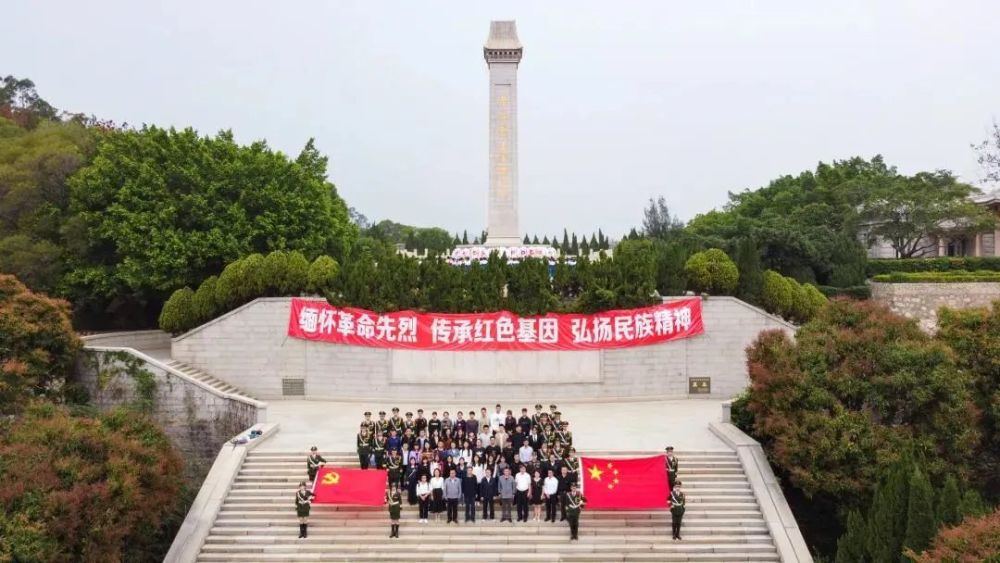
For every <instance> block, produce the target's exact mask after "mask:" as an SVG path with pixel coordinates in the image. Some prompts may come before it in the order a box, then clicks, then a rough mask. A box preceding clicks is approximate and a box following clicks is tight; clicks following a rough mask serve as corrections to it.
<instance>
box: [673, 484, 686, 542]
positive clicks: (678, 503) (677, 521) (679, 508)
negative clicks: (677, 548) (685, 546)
mask: <svg viewBox="0 0 1000 563" xmlns="http://www.w3.org/2000/svg"><path fill="white" fill-rule="evenodd" d="M684 502H685V499H684V493H683V492H682V491H681V482H680V481H677V483H675V484H674V487H673V489H672V490H671V491H670V516H671V527H672V528H673V532H674V539H675V540H679V539H681V520H683V518H684Z"/></svg>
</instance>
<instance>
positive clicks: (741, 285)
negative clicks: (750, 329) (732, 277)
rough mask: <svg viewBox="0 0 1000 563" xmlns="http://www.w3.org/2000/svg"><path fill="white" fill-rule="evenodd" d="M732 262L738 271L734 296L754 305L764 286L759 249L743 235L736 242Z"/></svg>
mask: <svg viewBox="0 0 1000 563" xmlns="http://www.w3.org/2000/svg"><path fill="white" fill-rule="evenodd" d="M734 254H735V256H734V257H733V258H734V260H733V261H734V262H736V268H737V269H738V270H739V272H740V277H739V281H738V282H737V284H736V297H739V298H740V299H742V300H743V301H746V302H747V303H753V304H754V305H757V304H760V302H761V290H762V289H763V287H764V266H763V264H761V261H760V249H759V248H758V247H757V244H756V242H754V240H753V239H751V238H749V237H744V238H741V239H739V240H738V241H737V242H736V251H735V252H734Z"/></svg>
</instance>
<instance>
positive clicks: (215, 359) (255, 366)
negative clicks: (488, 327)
mask: <svg viewBox="0 0 1000 563" xmlns="http://www.w3.org/2000/svg"><path fill="white" fill-rule="evenodd" d="M289 308H290V299H288V298H265V299H258V300H256V301H253V302H251V303H248V304H246V305H244V306H243V307H240V308H239V309H236V310H234V311H231V312H230V313H228V314H226V315H224V316H222V317H219V318H217V319H215V320H213V321H211V322H209V323H207V324H205V325H202V326H201V327H199V328H196V329H194V330H192V331H191V332H188V333H187V334H184V335H181V336H179V337H177V338H175V339H174V340H173V347H172V357H173V358H174V359H176V360H180V361H182V362H186V363H188V364H191V365H194V366H197V367H198V368H201V369H202V370H204V371H206V372H208V373H210V374H212V375H214V376H215V377H218V378H220V379H222V380H224V381H227V382H229V383H231V384H233V385H236V386H237V387H240V388H241V389H244V390H245V391H247V392H249V393H251V394H253V395H255V396H257V397H260V398H262V399H271V398H281V397H282V380H283V379H285V378H287V379H303V380H304V384H305V397H306V398H310V399H352V398H365V397H373V396H383V397H394V398H438V399H442V400H445V399H474V398H477V399H478V398H484V397H497V398H503V399H505V400H510V399H533V398H536V397H555V396H558V397H565V398H568V399H608V398H638V397H649V396H669V397H685V396H687V393H688V377H700V376H708V377H711V378H712V394H711V396H712V397H730V396H732V395H733V394H735V393H738V392H739V391H740V390H742V389H743V388H744V387H746V384H747V372H746V365H745V355H744V351H745V348H746V347H747V346H748V345H749V344H750V343H751V342H752V341H753V339H754V338H756V336H757V334H758V333H759V332H760V331H762V330H765V329H782V330H785V331H788V333H789V334H792V333H793V332H794V326H793V325H790V324H788V323H786V322H784V321H782V320H781V319H778V318H776V317H774V316H772V315H769V314H767V313H765V312H763V311H761V310H760V309H757V308H755V307H752V306H750V305H747V304H746V303H743V302H742V301H739V300H738V299H734V298H731V297H712V298H710V299H707V300H705V301H703V303H702V311H703V316H704V323H705V334H703V335H701V336H697V337H694V338H689V339H684V340H679V341H675V342H667V343H663V344H656V345H651V346H641V347H635V348H626V349H619V350H608V351H602V352H584V353H583V354H593V356H592V359H584V360H583V364H581V365H582V367H583V368H584V369H583V371H586V372H588V373H587V374H586V377H581V378H580V379H578V380H577V382H569V381H567V380H565V379H562V381H563V382H561V383H553V382H551V381H550V380H549V379H548V377H547V375H548V374H547V373H546V372H544V371H540V372H539V373H538V374H537V383H530V382H525V380H524V379H523V378H522V379H519V381H518V382H517V383H516V384H510V383H506V384H505V383H502V382H500V381H497V380H495V379H491V378H488V377H484V378H483V379H482V380H481V381H480V382H477V383H467V381H469V379H468V378H460V379H455V380H451V379H448V376H447V374H444V375H442V374H441V373H437V372H432V373H428V374H427V375H426V377H425V378H424V379H423V381H425V382H423V383H414V382H413V381H414V380H413V373H412V370H403V369H401V368H400V367H399V364H401V363H404V362H405V361H407V359H408V360H409V361H414V362H415V361H418V360H417V359H415V357H414V356H413V355H414V354H436V355H441V354H444V355H455V354H459V355H461V354H469V352H412V351H407V352H405V353H397V352H394V351H391V350H385V349H378V348H366V347H358V346H343V345H336V344H329V343H321V342H308V341H304V340H298V339H294V338H289V337H288V336H287V327H288V316H289ZM394 354H398V356H399V357H397V358H396V359H395V360H394ZM525 354H527V355H533V354H546V352H497V353H493V357H492V359H486V360H483V361H493V362H498V361H503V362H510V363H514V362H517V363H519V364H521V365H522V366H523V365H524V364H529V365H530V364H533V365H538V366H545V365H550V364H551V360H549V359H546V358H543V357H539V358H532V359H529V360H525V358H500V356H508V355H510V356H514V355H525ZM487 358H488V357H487ZM439 359H440V357H439ZM453 360H454V361H452V362H450V365H461V364H463V362H467V359H465V358H462V359H459V358H453ZM436 362H437V360H435V361H434V362H429V363H427V365H430V366H433V365H435V363H436ZM590 362H594V364H593V366H591V365H589V364H590ZM394 365H396V367H395V368H394ZM591 367H593V368H594V369H596V370H597V371H596V377H591V375H593V374H591V373H590V371H591V369H590V368H591ZM449 369H450V368H449ZM470 369H475V366H474V365H472V366H470ZM446 371H447V370H446ZM564 375H565V374H564ZM457 381H462V382H461V383H459V382H457Z"/></svg>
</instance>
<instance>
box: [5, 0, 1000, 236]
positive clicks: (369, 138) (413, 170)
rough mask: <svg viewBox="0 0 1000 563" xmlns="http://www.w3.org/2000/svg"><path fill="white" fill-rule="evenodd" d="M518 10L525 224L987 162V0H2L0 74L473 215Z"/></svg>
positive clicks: (391, 204) (616, 223) (98, 107)
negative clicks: (492, 73) (324, 161)
mask: <svg viewBox="0 0 1000 563" xmlns="http://www.w3.org/2000/svg"><path fill="white" fill-rule="evenodd" d="M511 18H513V19H516V20H517V27H518V33H519V35H520V38H521V42H522V43H523V44H524V49H525V52H524V60H523V61H522V63H521V67H520V73H519V77H518V80H519V86H520V90H519V100H518V101H519V106H520V107H519V111H520V116H519V117H520V121H519V135H520V139H519V143H520V155H519V156H520V200H521V230H522V231H529V232H532V233H536V232H537V233H539V236H541V235H542V234H545V233H549V234H553V233H557V232H558V233H561V231H562V228H563V227H564V226H565V227H569V228H570V229H571V230H577V231H580V232H591V231H594V230H596V229H597V228H598V227H602V228H603V229H604V230H605V232H607V233H609V234H611V235H614V236H618V235H620V234H622V233H623V232H625V231H627V230H628V229H629V228H630V227H631V226H634V225H638V224H639V222H640V221H641V216H642V208H643V206H644V205H645V203H646V200H647V199H648V198H649V197H651V196H656V195H661V194H662V195H664V196H666V197H667V200H668V202H669V203H670V205H671V207H672V209H673V210H674V211H675V212H676V213H678V214H679V215H680V216H681V217H682V218H683V219H690V218H691V217H693V216H694V215H695V214H697V213H701V212H705V211H708V210H710V209H712V208H714V207H718V206H721V205H722V204H723V203H724V202H725V200H726V192H727V191H730V190H733V191H739V190H742V189H744V188H755V187H758V186H760V185H763V184H764V183H766V182H767V181H769V180H771V179H773V178H775V177H777V176H779V175H783V174H792V173H798V172H800V171H801V170H804V169H811V168H814V167H815V164H816V163H817V162H818V161H820V160H823V161H830V160H832V159H841V158H847V157H850V156H853V155H862V156H865V157H868V156H872V155H874V154H876V153H881V154H883V155H884V156H885V157H886V159H887V161H888V162H889V163H890V164H895V165H897V166H899V168H900V169H901V170H903V171H904V172H915V171H918V170H927V169H937V168H946V169H951V170H953V171H955V172H956V173H958V174H959V175H960V176H961V177H962V178H963V179H965V180H967V181H975V180H976V179H977V178H978V172H979V171H978V168H977V166H976V164H975V158H974V154H973V152H972V151H971V149H970V148H969V144H970V143H972V142H978V141H980V140H981V139H983V138H984V137H985V135H986V130H987V126H988V125H989V123H990V121H991V120H992V119H993V118H994V117H1000V49H998V45H1000V41H998V39H997V32H996V24H997V22H998V21H1000V2H998V1H996V0H982V1H960V0H959V1H951V2H940V1H925V0H893V1H889V0H881V1H879V2H871V1H863V0H842V1H840V2H835V3H827V4H826V5H825V6H823V7H821V6H818V3H815V2H802V1H791V0H781V1H778V0H774V1H768V2H751V1H728V2H722V1H712V2H690V1H689V2H675V1H670V2H665V1H664V2H653V1H651V2H611V1H604V2H584V1H580V0H575V1H572V2H562V1H560V2H556V1H551V0H546V1H544V2H539V1H534V2H520V1H513V0H508V1H504V2H460V1H457V0H456V1H451V2H441V1H421V2H414V1H403V0H400V1H393V2H388V1H386V2H375V1H368V2H364V1H356V2H355V1H338V2H317V1H310V2H306V1H299V2H275V1H270V2H262V1H241V2H230V1H215V0H212V1H201V2H193V1H189V0H172V1H161V2H149V1H143V2H136V1H134V0H132V1H126V0H123V1H120V2H105V1H96V0H93V1H87V2H79V1H69V0H66V1H61V2H56V1H34V0H33V1H30V2H10V3H8V5H5V6H4V7H3V10H2V16H0V19H2V20H3V21H4V25H3V26H2V29H3V31H2V32H0V54H2V56H0V74H4V75H6V74H14V75H16V76H19V77H28V78H31V79H32V80H34V81H35V82H36V84H37V86H38V88H39V92H40V93H41V94H42V96H43V97H45V98H46V99H47V100H49V101H50V102H51V103H53V104H54V105H55V106H56V107H59V108H61V109H67V110H72V111H83V112H86V113H93V114H96V115H97V116H99V117H103V118H110V119H114V120H115V121H118V122H122V121H126V122H128V123H130V124H141V123H155V124H158V125H175V126H178V127H183V126H188V125H191V126H193V127H195V128H196V129H198V130H199V131H201V132H202V133H214V132H215V131H217V130H219V129H225V128H231V129H232V130H233V131H234V133H235V134H236V136H237V138H238V139H239V140H241V141H244V142H249V141H251V140H254V139H260V138H264V139H267V140H268V142H269V143H270V144H271V145H272V146H274V147H276V148H278V149H281V150H283V151H285V152H288V153H291V154H293V155H294V154H297V152H298V151H299V149H300V148H301V147H302V145H303V144H304V143H305V141H306V140H307V139H308V138H309V137H315V138H316V140H317V144H318V146H319V148H320V149H321V150H322V151H323V152H325V153H326V154H328V155H329V156H330V178H331V180H332V181H333V182H334V183H336V184H337V186H338V188H339V189H340V193H341V195H343V196H344V198H345V199H346V200H347V202H348V204H349V205H352V206H354V207H357V208H358V209H359V210H360V211H362V212H363V213H365V214H366V215H367V216H368V217H369V218H372V219H383V218H390V219H393V220H396V221H399V222H403V223H409V224H416V225H425V226H442V227H445V228H447V229H449V230H451V231H460V230H462V229H468V230H469V232H470V236H471V234H472V233H478V232H479V230H481V229H482V228H484V227H485V222H486V189H487V182H488V168H487V125H488V123H487V115H488V108H487V70H486V65H485V62H484V61H483V58H482V45H483V43H484V41H485V39H486V36H487V33H488V31H489V22H490V20H491V19H511Z"/></svg>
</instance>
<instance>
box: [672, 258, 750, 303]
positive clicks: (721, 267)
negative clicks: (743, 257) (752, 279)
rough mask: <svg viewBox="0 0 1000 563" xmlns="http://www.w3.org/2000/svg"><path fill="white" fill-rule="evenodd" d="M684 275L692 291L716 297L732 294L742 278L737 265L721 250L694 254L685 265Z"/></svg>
mask: <svg viewBox="0 0 1000 563" xmlns="http://www.w3.org/2000/svg"><path fill="white" fill-rule="evenodd" d="M684 273H685V274H686V275H687V278H688V284H689V285H690V286H691V288H692V289H694V290H695V291H698V292H704V293H711V294H715V295H730V294H732V292H733V291H734V290H735V289H736V284H737V283H738V281H739V276H740V274H739V270H738V269H737V268H736V263H735V262H733V260H732V259H731V258H730V257H729V256H728V255H727V254H726V253H725V252H724V251H723V250H721V249H719V248H710V249H708V250H704V251H702V252H696V253H695V254H692V255H691V257H690V258H688V259H687V262H686V263H685V264H684Z"/></svg>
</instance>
